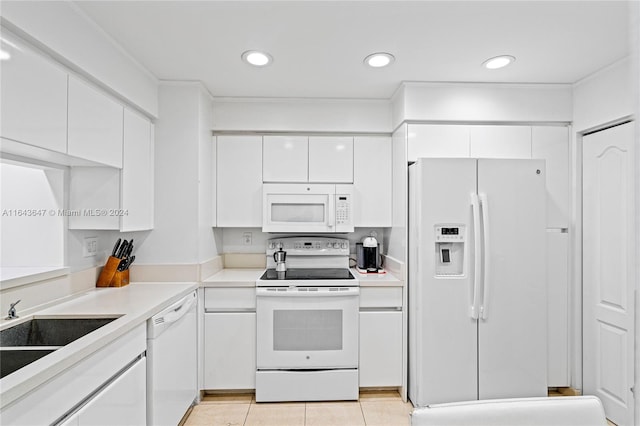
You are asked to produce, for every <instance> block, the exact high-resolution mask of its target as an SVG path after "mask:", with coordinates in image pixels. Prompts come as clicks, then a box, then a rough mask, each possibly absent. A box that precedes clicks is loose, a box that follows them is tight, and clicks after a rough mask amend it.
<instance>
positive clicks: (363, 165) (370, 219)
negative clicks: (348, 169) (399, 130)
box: [353, 136, 392, 227]
mask: <svg viewBox="0 0 640 426" xmlns="http://www.w3.org/2000/svg"><path fill="white" fill-rule="evenodd" d="M353 153H354V157H355V158H354V166H353V192H354V200H353V213H354V217H353V224H354V226H355V227H390V226H391V225H392V205H391V199H392V189H391V183H392V178H391V173H392V171H391V155H392V154H391V138H390V137H388V136H356V137H355V138H354V142H353Z"/></svg>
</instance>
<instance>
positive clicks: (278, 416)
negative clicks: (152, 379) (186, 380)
mask: <svg viewBox="0 0 640 426" xmlns="http://www.w3.org/2000/svg"><path fill="white" fill-rule="evenodd" d="M412 409H413V407H412V406H411V404H410V403H404V402H402V399H401V398H400V395H399V394H398V393H397V392H396V391H370V392H369V391H368V392H362V393H360V400H359V401H345V402H293V403H280V402H279V403H256V402H255V399H254V396H253V395H252V394H242V395H206V396H205V397H204V398H203V400H202V401H201V402H200V404H199V405H197V406H195V407H193V409H192V411H191V413H189V415H188V417H187V418H186V419H185V421H184V425H185V426H201V425H202V426H204V425H206V426H218V425H220V426H241V425H244V426H258V425H260V426H267V425H273V426H276V425H277V426H298V425H299V426H365V425H366V426H373V425H375V426H403V425H407V426H408V425H409V423H410V422H409V414H410V413H411V410H412Z"/></svg>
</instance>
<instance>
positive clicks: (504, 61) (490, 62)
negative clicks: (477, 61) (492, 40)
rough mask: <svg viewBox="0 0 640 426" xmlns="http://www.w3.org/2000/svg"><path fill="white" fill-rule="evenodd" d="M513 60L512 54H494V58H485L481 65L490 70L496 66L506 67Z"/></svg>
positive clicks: (496, 67)
mask: <svg viewBox="0 0 640 426" xmlns="http://www.w3.org/2000/svg"><path fill="white" fill-rule="evenodd" d="M515 60H516V58H514V57H513V56H510V55H500V56H496V57H495V58H491V59H487V60H486V61H484V62H483V63H482V66H483V67H485V68H487V69H490V70H496V69H498V68H503V67H506V66H507V65H509V64H510V63H512V62H513V61H515Z"/></svg>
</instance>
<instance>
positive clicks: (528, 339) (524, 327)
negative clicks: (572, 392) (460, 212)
mask: <svg viewBox="0 0 640 426" xmlns="http://www.w3.org/2000/svg"><path fill="white" fill-rule="evenodd" d="M478 195H479V196H480V197H481V199H482V197H483V196H486V202H483V203H482V209H483V212H486V213H487V214H486V217H487V223H486V226H485V236H484V242H483V244H484V245H485V262H484V268H485V279H484V280H483V286H484V287H483V293H484V298H483V301H482V308H481V313H482V317H481V319H480V320H479V327H478V328H479V331H478V366H479V371H478V382H479V384H478V387H479V398H480V399H490V398H513V397H533V396H546V395H547V363H546V360H547V317H546V316H547V292H546V269H545V267H546V261H545V258H546V255H545V246H546V232H545V197H546V193H545V169H544V161H542V160H511V161H505V160H478ZM483 217H484V215H483ZM487 268H488V273H487Z"/></svg>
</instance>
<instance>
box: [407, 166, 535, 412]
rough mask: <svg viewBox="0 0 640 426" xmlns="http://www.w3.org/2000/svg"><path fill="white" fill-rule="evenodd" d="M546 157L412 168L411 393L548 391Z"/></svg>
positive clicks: (453, 395)
mask: <svg viewBox="0 0 640 426" xmlns="http://www.w3.org/2000/svg"><path fill="white" fill-rule="evenodd" d="M544 166H545V164H544V160H504V159H470V158H461V159H426V158H421V159H418V161H417V162H416V163H415V164H412V165H411V166H410V167H409V194H410V196H409V265H408V267H409V383H408V388H409V389H408V390H409V398H410V399H411V401H412V402H413V404H414V406H426V405H430V404H437V403H445V402H456V401H471V400H477V399H494V398H512V397H533V396H546V395H547V309H546V306H547V291H546V279H545V275H546V274H545V225H546V223H545V217H546V214H545V167H544Z"/></svg>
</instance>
